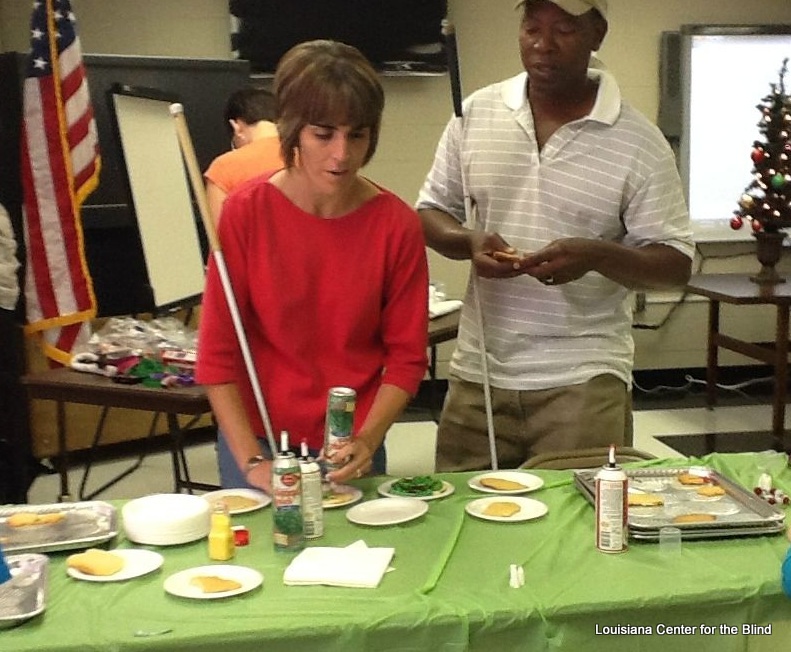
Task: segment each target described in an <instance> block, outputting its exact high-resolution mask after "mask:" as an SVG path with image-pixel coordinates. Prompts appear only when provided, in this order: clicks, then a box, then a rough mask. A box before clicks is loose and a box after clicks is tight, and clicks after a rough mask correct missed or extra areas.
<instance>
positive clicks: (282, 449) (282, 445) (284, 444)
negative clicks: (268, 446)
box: [280, 430, 288, 453]
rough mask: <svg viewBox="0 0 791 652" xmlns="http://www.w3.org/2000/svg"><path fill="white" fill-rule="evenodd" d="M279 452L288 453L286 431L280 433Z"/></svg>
mask: <svg viewBox="0 0 791 652" xmlns="http://www.w3.org/2000/svg"><path fill="white" fill-rule="evenodd" d="M280 452H281V453H288V431H287V430H281V431H280Z"/></svg>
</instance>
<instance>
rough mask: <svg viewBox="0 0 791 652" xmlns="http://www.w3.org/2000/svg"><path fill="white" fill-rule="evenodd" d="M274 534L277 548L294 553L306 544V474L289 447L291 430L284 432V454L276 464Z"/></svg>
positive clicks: (273, 470) (273, 480) (273, 513)
mask: <svg viewBox="0 0 791 652" xmlns="http://www.w3.org/2000/svg"><path fill="white" fill-rule="evenodd" d="M272 537H273V540H274V544H275V550H278V551H281V552H293V551H297V550H302V548H304V547H305V533H304V525H303V522H302V473H301V471H300V467H299V460H297V456H296V455H294V453H292V452H291V451H289V449H288V433H287V432H282V433H280V453H278V454H277V455H276V456H275V460H274V463H273V465H272Z"/></svg>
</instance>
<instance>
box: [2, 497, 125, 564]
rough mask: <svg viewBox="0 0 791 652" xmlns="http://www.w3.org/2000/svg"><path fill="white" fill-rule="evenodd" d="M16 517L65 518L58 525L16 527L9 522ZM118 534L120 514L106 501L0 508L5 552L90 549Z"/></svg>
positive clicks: (45, 524) (44, 524)
mask: <svg viewBox="0 0 791 652" xmlns="http://www.w3.org/2000/svg"><path fill="white" fill-rule="evenodd" d="M14 514H35V515H43V514H60V515H62V516H63V518H62V519H60V520H59V521H57V522H55V523H43V524H40V525H22V526H18V527H14V526H12V525H10V524H9V522H8V519H9V517H11V516H13V515H14ZM117 534H118V512H117V510H116V508H115V507H113V506H112V505H111V504H110V503H106V502H103V501H98V500H95V501H85V502H79V503H56V504H52V505H11V506H5V507H0V543H2V545H3V550H5V552H6V553H12V552H17V553H18V552H41V553H46V552H55V551H58V550H72V549H75V548H87V547H90V546H92V545H96V544H99V543H103V542H105V541H109V540H110V539H112V538H114V537H115V536H116V535H117Z"/></svg>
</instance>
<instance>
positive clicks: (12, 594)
mask: <svg viewBox="0 0 791 652" xmlns="http://www.w3.org/2000/svg"><path fill="white" fill-rule="evenodd" d="M6 563H7V564H8V569H9V570H10V571H11V579H10V580H8V581H7V582H5V583H3V584H0V629H7V628H9V627H15V626H16V625H19V624H20V623H23V622H25V621H26V620H29V619H30V618H33V617H34V616H37V615H38V614H40V613H42V612H43V611H44V609H46V606H47V581H48V577H47V572H48V568H49V560H48V559H47V557H46V556H45V555H41V554H38V553H26V554H22V555H9V556H8V557H6Z"/></svg>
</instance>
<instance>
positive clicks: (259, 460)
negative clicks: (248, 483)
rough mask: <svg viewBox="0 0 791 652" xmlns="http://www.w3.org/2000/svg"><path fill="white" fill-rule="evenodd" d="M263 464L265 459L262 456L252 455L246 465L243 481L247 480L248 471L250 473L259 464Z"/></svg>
mask: <svg viewBox="0 0 791 652" xmlns="http://www.w3.org/2000/svg"><path fill="white" fill-rule="evenodd" d="M264 462H266V458H265V457H264V456H263V455H254V456H253V457H250V458H248V460H247V465H246V467H245V471H244V477H245V479H247V476H248V475H250V471H252V470H253V469H254V468H255V467H257V466H258V465H259V464H263V463H264Z"/></svg>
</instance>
